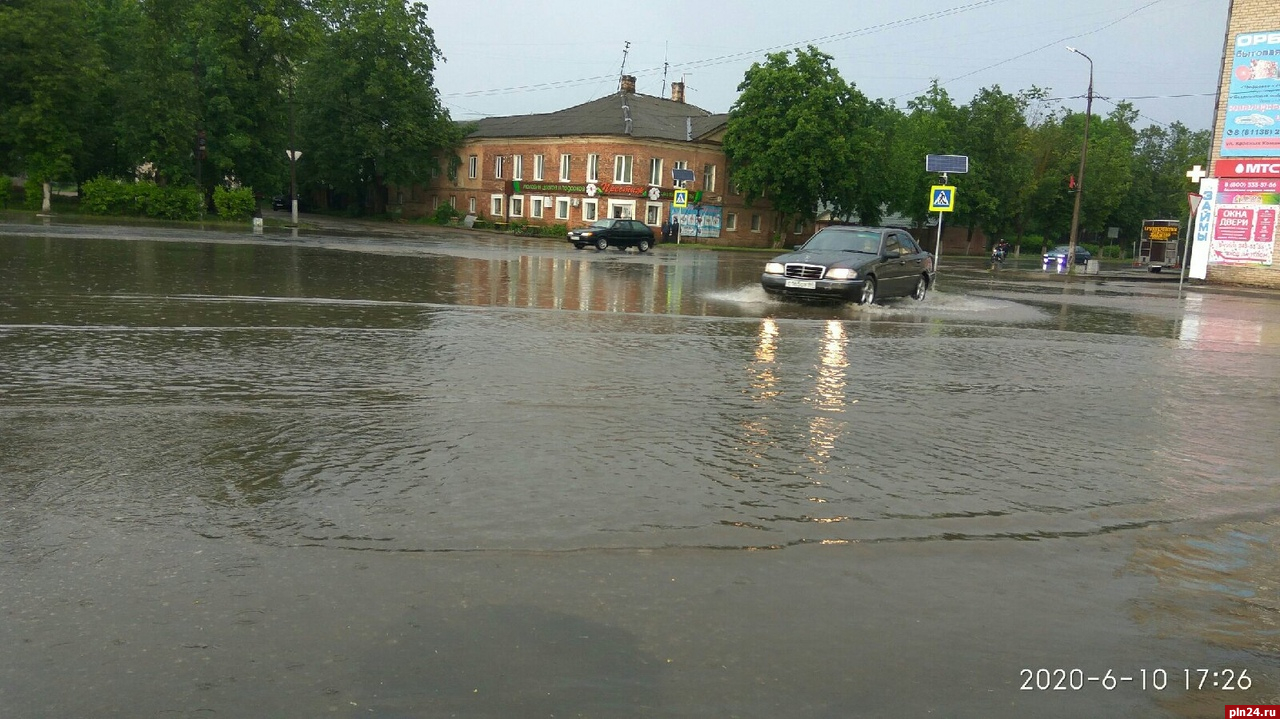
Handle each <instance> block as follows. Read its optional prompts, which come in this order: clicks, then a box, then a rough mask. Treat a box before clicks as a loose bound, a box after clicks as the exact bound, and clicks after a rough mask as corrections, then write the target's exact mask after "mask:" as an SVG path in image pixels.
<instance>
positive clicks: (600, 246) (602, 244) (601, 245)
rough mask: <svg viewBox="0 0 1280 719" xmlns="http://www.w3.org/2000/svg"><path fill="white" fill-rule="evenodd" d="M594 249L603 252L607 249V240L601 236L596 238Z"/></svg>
mask: <svg viewBox="0 0 1280 719" xmlns="http://www.w3.org/2000/svg"><path fill="white" fill-rule="evenodd" d="M596 249H597V250H599V251H601V252H604V251H605V250H607V249H609V241H608V240H606V239H605V238H603V237H601V238H600V239H598V240H596Z"/></svg>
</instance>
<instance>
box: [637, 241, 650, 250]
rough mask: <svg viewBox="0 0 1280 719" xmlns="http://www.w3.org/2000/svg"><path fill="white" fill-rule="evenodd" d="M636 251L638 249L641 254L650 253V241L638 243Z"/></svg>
mask: <svg viewBox="0 0 1280 719" xmlns="http://www.w3.org/2000/svg"><path fill="white" fill-rule="evenodd" d="M636 249H637V250H639V251H641V252H648V251H649V241H648V240H640V241H639V242H637V243H636Z"/></svg>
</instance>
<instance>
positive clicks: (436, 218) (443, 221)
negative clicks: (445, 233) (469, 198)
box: [431, 205, 462, 225]
mask: <svg viewBox="0 0 1280 719" xmlns="http://www.w3.org/2000/svg"><path fill="white" fill-rule="evenodd" d="M458 217H462V215H461V214H460V213H459V212H458V211H457V210H456V209H454V208H453V206H452V205H440V206H439V207H437V208H436V212H435V214H434V215H432V216H431V221H432V222H434V223H436V224H437V225H447V224H449V223H450V222H451V221H452V220H453V219H455V218H458Z"/></svg>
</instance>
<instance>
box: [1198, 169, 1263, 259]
mask: <svg viewBox="0 0 1280 719" xmlns="http://www.w3.org/2000/svg"><path fill="white" fill-rule="evenodd" d="M1214 202H1215V209H1214V215H1213V240H1212V244H1211V245H1210V248H1211V250H1212V254H1211V255H1210V258H1209V261H1210V262H1211V263H1214V264H1224V265H1256V264H1263V265H1270V264H1271V254H1272V251H1273V250H1274V249H1275V232H1276V218H1277V213H1278V212H1280V180H1234V179H1220V180H1218V193H1217V196H1216V197H1215V198H1214Z"/></svg>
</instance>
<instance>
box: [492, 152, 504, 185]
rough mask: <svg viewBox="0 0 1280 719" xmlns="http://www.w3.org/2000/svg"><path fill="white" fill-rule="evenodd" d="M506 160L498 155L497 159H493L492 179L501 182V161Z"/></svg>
mask: <svg viewBox="0 0 1280 719" xmlns="http://www.w3.org/2000/svg"><path fill="white" fill-rule="evenodd" d="M506 159H507V158H505V157H503V156H502V155H498V156H497V157H495V158H493V177H494V179H496V180H501V179H502V165H503V161H504V160H506Z"/></svg>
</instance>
